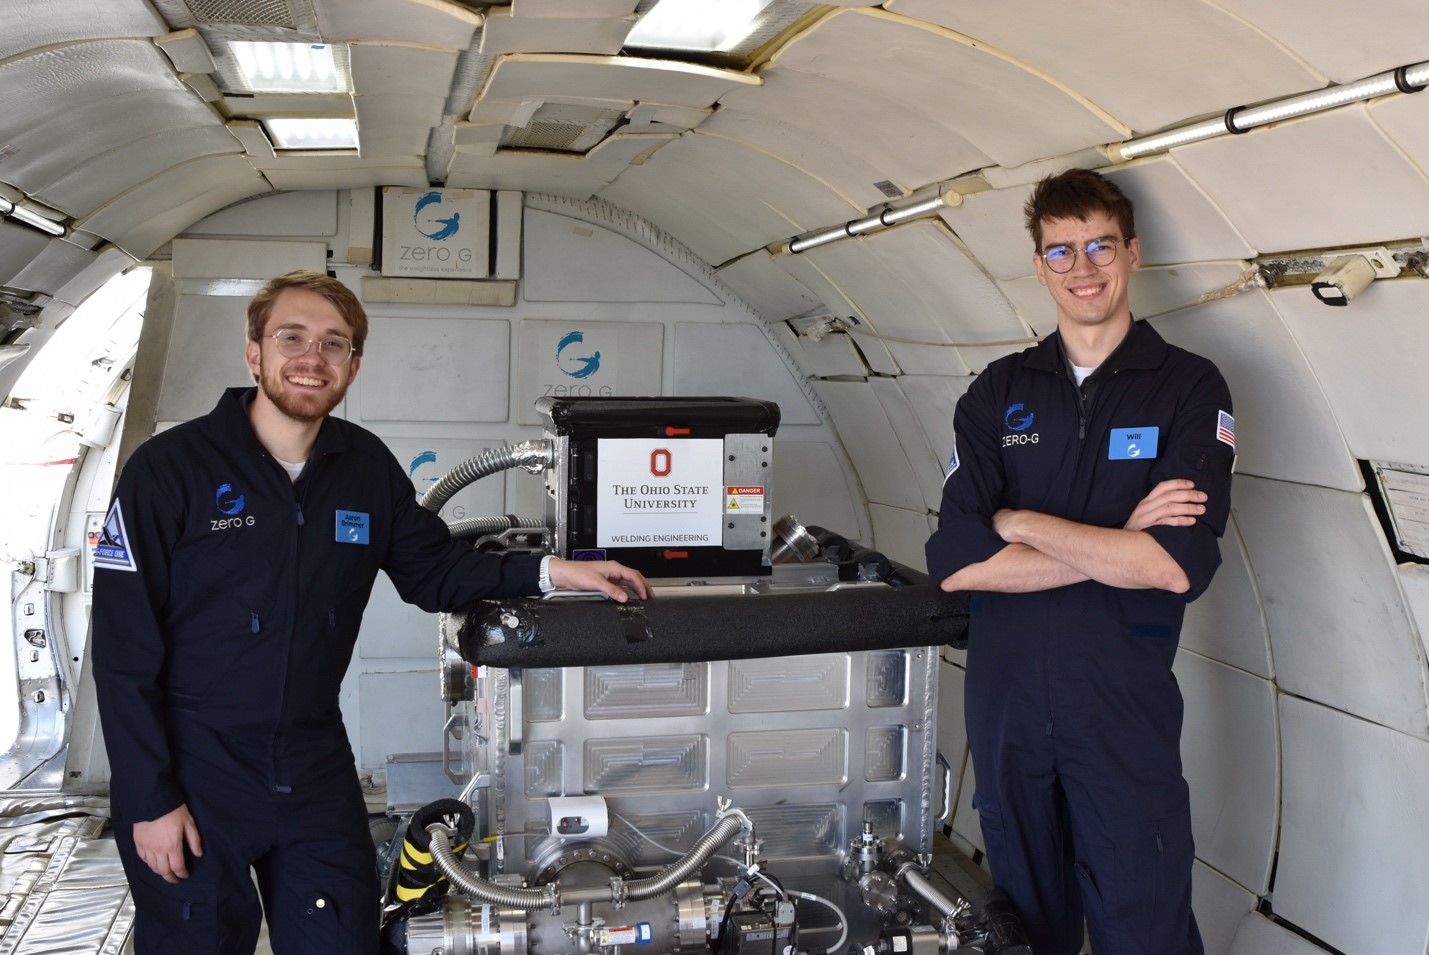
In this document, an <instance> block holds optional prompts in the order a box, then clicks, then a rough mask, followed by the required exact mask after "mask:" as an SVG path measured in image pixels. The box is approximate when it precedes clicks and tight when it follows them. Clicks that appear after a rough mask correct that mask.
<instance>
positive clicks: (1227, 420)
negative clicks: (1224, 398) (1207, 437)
mask: <svg viewBox="0 0 1429 955" xmlns="http://www.w3.org/2000/svg"><path fill="white" fill-rule="evenodd" d="M1216 440H1217V441H1224V442H1225V443H1226V444H1228V445H1230V446H1231V447H1232V448H1234V447H1235V418H1233V417H1231V415H1229V414H1227V413H1226V412H1224V411H1221V412H1218V413H1217V416H1216Z"/></svg>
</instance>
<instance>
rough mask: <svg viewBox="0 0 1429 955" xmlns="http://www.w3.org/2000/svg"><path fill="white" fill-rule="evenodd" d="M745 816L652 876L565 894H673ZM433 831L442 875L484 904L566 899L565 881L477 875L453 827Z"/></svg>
mask: <svg viewBox="0 0 1429 955" xmlns="http://www.w3.org/2000/svg"><path fill="white" fill-rule="evenodd" d="M742 815H743V814H742V813H741V814H731V815H728V816H725V817H724V818H722V819H720V820H719V822H717V823H715V824H714V825H713V826H712V827H711V828H710V830H709V832H706V833H705V834H704V835H702V836H700V838H699V841H697V842H696V843H695V844H694V846H693V847H692V848H691V849H690V851H689V852H687V853H685V855H684V856H683V857H682V858H680V860H679V861H677V862H674V863H672V864H670V865H668V866H666V867H665V868H664V869H661V870H660V871H659V872H657V873H655V874H654V875H652V876H651V877H650V878H648V879H640V880H638V881H635V882H629V883H623V882H622V880H621V879H619V878H614V879H611V884H610V885H609V886H589V887H582V888H579V889H575V890H573V891H572V892H570V893H567V894H566V895H565V896H564V898H565V900H566V901H568V902H573V903H574V902H597V901H604V900H605V899H606V898H610V899H611V900H612V901H622V900H623V899H628V900H630V901H632V902H638V901H640V900H641V899H651V898H654V897H655V896H657V895H660V894H661V893H663V892H668V891H670V890H671V889H673V888H674V887H675V886H677V885H679V884H680V883H681V882H683V881H685V879H687V878H689V877H690V876H691V875H693V874H694V873H696V872H698V871H699V869H700V867H701V866H703V865H704V864H705V863H706V862H708V861H709V859H710V856H712V855H714V853H715V850H716V849H718V848H719V847H720V846H722V845H724V844H725V843H726V842H728V841H729V840H730V838H731V837H733V836H734V834H735V833H736V832H738V831H739V830H740V829H741V828H743V827H744V825H745V822H744V821H743V819H742V818H741V817H742ZM427 832H429V833H431V836H432V840H431V846H430V850H431V853H432V859H433V860H434V861H435V862H436V864H437V868H438V869H439V870H440V871H441V873H442V875H444V876H446V877H447V881H449V882H451V884H452V885H453V886H455V887H456V890H457V891H458V892H462V893H465V894H466V895H470V896H472V897H473V898H477V899H480V900H481V901H483V902H491V903H493V904H495V905H502V906H505V907H507V908H512V909H537V908H551V907H554V906H557V905H559V904H560V903H561V900H562V898H563V896H562V893H561V887H560V882H559V880H558V881H556V882H550V883H547V884H546V885H544V886H542V887H541V888H539V889H518V888H507V887H506V886H502V885H496V884H495V883H492V882H488V881H486V880H485V879H483V878H481V877H480V876H478V875H475V874H473V873H472V872H471V871H470V870H468V869H467V867H466V866H464V865H462V864H461V861H460V860H459V859H457V857H456V856H455V855H453V854H452V848H451V830H450V829H448V828H447V827H446V826H443V825H442V824H441V823H439V822H434V823H432V824H431V825H430V826H428V827H427ZM622 889H623V895H622Z"/></svg>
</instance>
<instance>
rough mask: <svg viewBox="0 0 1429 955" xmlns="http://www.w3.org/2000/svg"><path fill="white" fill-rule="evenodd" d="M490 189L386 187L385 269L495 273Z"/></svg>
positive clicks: (460, 275) (434, 274) (445, 274)
mask: <svg viewBox="0 0 1429 955" xmlns="http://www.w3.org/2000/svg"><path fill="white" fill-rule="evenodd" d="M490 233H491V193H490V192H488V191H486V190H484V189H404V188H401V187H399V186H387V187H386V188H384V189H383V190H382V274H383V275H396V276H406V277H411V278H421V277H427V278H448V279H484V278H486V277H487V276H488V275H490V274H491V248H490V241H491V239H490Z"/></svg>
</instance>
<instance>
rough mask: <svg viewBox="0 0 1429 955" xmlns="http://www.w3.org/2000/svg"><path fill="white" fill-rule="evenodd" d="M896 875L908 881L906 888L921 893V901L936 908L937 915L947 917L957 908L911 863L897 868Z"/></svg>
mask: <svg viewBox="0 0 1429 955" xmlns="http://www.w3.org/2000/svg"><path fill="white" fill-rule="evenodd" d="M898 877H899V878H900V879H902V880H903V881H904V882H907V883H908V888H910V889H912V890H913V891H914V892H916V893H918V894H919V895H921V896H922V897H923V901H925V902H927V903H928V904H929V905H931V906H932V907H933V908H935V909H937V911H938V914H939V915H941V916H944V917H947V916H949V915H951V914H953V912H954V911H956V910H957V908H958V906H957V903H955V902H954V901H953V900H952V899H950V898H948V897H947V896H946V895H944V894H943V893H942V892H940V891H938V888H937V886H935V885H933V883H931V882H929V881H928V880H927V879H926V878H924V877H923V874H922V873H921V872H919V871H918V870H917V869H915V868H913V866H912V865H911V864H910V865H905V866H904V867H903V868H901V869H899V870H898Z"/></svg>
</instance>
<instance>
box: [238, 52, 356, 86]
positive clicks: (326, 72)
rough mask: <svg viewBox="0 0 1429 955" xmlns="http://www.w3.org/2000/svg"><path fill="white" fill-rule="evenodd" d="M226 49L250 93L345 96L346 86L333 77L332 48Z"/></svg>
mask: <svg viewBox="0 0 1429 955" xmlns="http://www.w3.org/2000/svg"><path fill="white" fill-rule="evenodd" d="M228 46H229V48H230V49H231V50H233V56H234V58H235V59H236V60H238V68H239V70H240V71H241V72H242V73H243V78H244V80H246V81H247V83H248V88H249V89H250V90H252V91H254V92H261V93H338V92H347V85H346V84H345V83H344V82H343V80H342V78H341V77H339V76H338V75H337V66H336V64H335V63H334V62H333V58H332V47H331V46H329V45H328V44H326V43H267V42H263V43H259V42H253V41H247V40H231V41H229V44H228Z"/></svg>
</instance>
